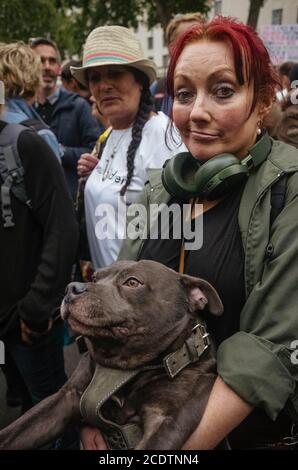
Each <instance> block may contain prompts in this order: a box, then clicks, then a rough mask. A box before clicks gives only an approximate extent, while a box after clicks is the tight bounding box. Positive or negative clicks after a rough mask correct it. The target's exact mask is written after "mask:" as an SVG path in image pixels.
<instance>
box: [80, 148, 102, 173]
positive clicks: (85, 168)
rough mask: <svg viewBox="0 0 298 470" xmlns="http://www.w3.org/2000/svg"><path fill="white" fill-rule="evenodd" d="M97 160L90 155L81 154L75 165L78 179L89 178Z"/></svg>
mask: <svg viewBox="0 0 298 470" xmlns="http://www.w3.org/2000/svg"><path fill="white" fill-rule="evenodd" d="M97 163H98V158H97V157H96V156H95V155H94V154H92V153H83V154H82V155H81V156H80V158H79V160H78V165H77V172H78V175H79V176H80V177H82V176H89V175H90V173H91V172H92V170H93V169H94V168H95V167H96V165H97Z"/></svg>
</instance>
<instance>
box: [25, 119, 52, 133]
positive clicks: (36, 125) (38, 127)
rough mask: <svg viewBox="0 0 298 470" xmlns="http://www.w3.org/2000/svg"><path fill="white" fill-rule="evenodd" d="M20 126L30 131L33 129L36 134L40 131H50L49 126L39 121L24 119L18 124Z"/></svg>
mask: <svg viewBox="0 0 298 470" xmlns="http://www.w3.org/2000/svg"><path fill="white" fill-rule="evenodd" d="M20 124H21V125H22V126H25V127H29V128H31V129H34V130H35V131H36V132H38V131H42V130H45V129H50V128H49V126H48V125H47V124H46V123H45V122H43V121H40V120H39V119H34V118H32V119H25V120H24V121H22V122H20Z"/></svg>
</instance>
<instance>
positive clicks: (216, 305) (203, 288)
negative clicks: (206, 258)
mask: <svg viewBox="0 0 298 470" xmlns="http://www.w3.org/2000/svg"><path fill="white" fill-rule="evenodd" d="M181 282H182V284H183V286H184V288H185V290H186V292H187V294H188V299H189V304H190V306H191V309H192V310H193V311H195V310H204V309H205V308H207V310H209V312H210V313H213V314H214V315H218V316H219V315H221V314H222V313H223V304H222V301H221V300H220V297H219V295H218V293H217V292H216V290H215V289H214V287H212V286H211V284H209V282H207V281H204V279H200V278H198V277H193V276H188V275H187V274H182V275H181Z"/></svg>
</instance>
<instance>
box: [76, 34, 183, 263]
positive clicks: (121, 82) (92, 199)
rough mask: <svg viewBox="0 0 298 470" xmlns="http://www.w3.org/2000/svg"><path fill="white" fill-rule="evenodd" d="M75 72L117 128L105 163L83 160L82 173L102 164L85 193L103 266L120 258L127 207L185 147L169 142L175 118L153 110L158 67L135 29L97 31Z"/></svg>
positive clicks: (96, 258) (92, 241)
mask: <svg viewBox="0 0 298 470" xmlns="http://www.w3.org/2000/svg"><path fill="white" fill-rule="evenodd" d="M71 70H72V73H73V75H74V77H75V78H76V79H77V80H78V81H79V82H81V83H82V84H84V85H88V86H89V89H90V92H91V94H92V95H93V96H94V97H95V99H96V102H97V105H98V108H99V111H100V112H101V113H102V114H103V115H104V116H105V117H106V118H108V119H109V122H110V124H111V129H112V130H111V132H110V133H109V135H108V138H107V139H106V140H105V142H104V145H101V149H100V155H99V157H100V159H99V161H98V159H97V157H98V155H97V156H96V157H94V155H90V154H83V155H82V156H81V158H80V160H79V162H78V173H79V175H80V176H86V175H87V174H88V173H90V170H91V169H93V168H94V166H95V165H96V167H95V168H94V170H93V171H92V173H91V175H90V176H89V178H88V181H87V183H86V187H85V193H84V196H85V215H86V228H87V235H88V243H89V248H90V254H91V260H92V264H93V267H94V268H95V269H98V268H99V267H103V266H108V265H110V264H111V263H112V262H113V261H115V260H116V258H117V255H118V252H119V249H120V246H121V238H122V237H123V235H122V234H123V233H124V227H125V209H126V207H127V205H129V204H131V203H132V202H133V201H134V200H135V199H136V197H137V196H138V194H139V193H140V192H141V190H142V189H143V186H144V183H145V182H146V181H147V179H148V177H147V174H146V170H148V169H149V168H160V167H162V165H163V163H164V162H165V160H167V159H168V158H170V157H171V156H172V155H173V154H175V153H177V152H178V151H181V146H180V148H179V149H178V147H177V145H175V144H174V143H171V144H169V143H168V144H166V139H165V132H166V129H167V126H168V124H169V120H168V118H167V117H166V116H165V115H164V114H163V113H158V114H155V113H153V112H152V109H153V105H152V98H151V94H150V90H149V86H150V84H151V83H152V82H153V81H154V80H155V78H156V66H155V64H154V62H153V61H151V60H149V59H146V58H145V57H144V55H143V52H142V48H141V45H140V42H139V40H138V39H137V37H136V36H135V34H134V33H133V32H132V31H130V30H129V29H127V28H124V27H122V26H102V27H98V28H96V29H94V30H93V31H92V32H91V33H90V35H89V36H88V38H87V41H86V44H85V47H84V54H83V65H82V67H72V68H71ZM103 147H104V148H103ZM116 219H117V223H116Z"/></svg>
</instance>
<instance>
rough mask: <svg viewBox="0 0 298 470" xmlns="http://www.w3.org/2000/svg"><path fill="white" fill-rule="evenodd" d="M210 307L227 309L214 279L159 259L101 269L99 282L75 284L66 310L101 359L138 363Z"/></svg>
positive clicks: (108, 363)
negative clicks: (211, 281) (183, 271)
mask: <svg viewBox="0 0 298 470" xmlns="http://www.w3.org/2000/svg"><path fill="white" fill-rule="evenodd" d="M205 308H206V309H208V311H209V312H211V313H214V314H215V315H219V314H221V313H222V311H223V306H222V303H221V300H220V298H219V296H218V294H217V293H216V291H215V289H214V288H213V287H212V286H211V285H210V284H209V283H208V282H206V281H204V280H202V279H199V278H195V277H191V276H187V275H183V274H179V273H177V272H175V271H173V270H172V269H169V268H167V267H165V266H164V265H162V264H159V263H156V262H154V261H145V260H144V261H139V262H133V261H120V262H117V263H114V264H113V265H112V266H110V267H109V268H103V269H100V270H99V271H97V272H96V273H95V274H94V276H93V282H90V283H85V284H81V283H77V282H73V283H71V284H69V285H68V287H67V292H66V295H65V298H64V300H63V303H62V306H61V315H62V317H63V318H64V319H67V320H68V322H69V324H70V326H71V328H72V330H73V331H74V332H76V333H79V334H81V335H83V336H85V337H86V338H88V339H89V341H90V342H89V349H90V353H91V354H92V356H93V357H94V359H95V360H96V361H98V362H99V363H101V364H102V365H106V366H111V367H113V366H114V367H115V366H116V367H122V368H134V367H138V366H140V365H142V364H144V363H146V362H149V361H151V360H153V359H155V358H156V357H157V356H158V355H159V354H161V353H162V352H163V351H165V350H166V349H167V348H168V347H169V346H170V345H171V344H172V343H173V341H174V340H175V339H176V338H177V337H179V335H180V334H181V333H182V332H183V330H184V329H185V328H186V327H187V326H188V325H189V323H190V322H193V318H194V312H195V311H196V310H204V309H205Z"/></svg>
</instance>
